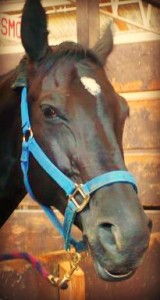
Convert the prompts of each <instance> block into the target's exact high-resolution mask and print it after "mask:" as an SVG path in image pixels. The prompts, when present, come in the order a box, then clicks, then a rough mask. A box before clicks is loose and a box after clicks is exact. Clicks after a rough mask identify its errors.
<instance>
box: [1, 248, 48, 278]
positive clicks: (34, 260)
mask: <svg viewBox="0 0 160 300" xmlns="http://www.w3.org/2000/svg"><path fill="white" fill-rule="evenodd" d="M10 259H25V260H27V261H28V262H29V263H30V264H31V265H32V267H33V268H35V269H36V270H37V271H38V272H39V273H40V274H41V275H42V277H43V278H45V279H48V276H49V272H48V271H47V270H46V268H44V267H43V266H42V264H41V263H40V261H39V260H38V259H37V258H35V257H34V256H33V255H31V254H28V253H26V252H13V253H8V254H1V255H0V261H4V260H10Z"/></svg>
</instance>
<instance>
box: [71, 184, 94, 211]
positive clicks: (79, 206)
mask: <svg viewBox="0 0 160 300" xmlns="http://www.w3.org/2000/svg"><path fill="white" fill-rule="evenodd" d="M75 186H76V188H75V190H74V192H73V194H72V195H69V196H68V200H69V201H72V202H73V203H74V204H75V206H76V207H77V209H76V212H81V211H82V210H83V208H85V206H86V205H87V204H88V202H89V200H90V195H89V194H86V193H85V192H84V190H83V189H82V187H83V184H77V183H75ZM78 196H80V198H82V203H81V204H79V203H77V200H76V197H78Z"/></svg>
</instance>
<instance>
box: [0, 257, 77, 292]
mask: <svg viewBox="0 0 160 300" xmlns="http://www.w3.org/2000/svg"><path fill="white" fill-rule="evenodd" d="M69 255H70V270H69V271H68V272H66V273H65V274H64V276H63V278H62V279H60V277H56V276H54V275H53V274H50V273H49V272H48V271H47V270H46V268H45V267H44V266H42V264H41V263H40V261H39V260H38V259H37V258H36V257H34V256H33V255H31V254H28V253H26V252H14V253H9V254H1V255H0V261H5V260H12V259H24V260H27V261H28V262H29V263H30V264H31V265H32V267H33V268H34V269H36V270H37V271H38V272H39V273H40V274H41V276H42V277H43V278H44V279H46V280H47V281H49V282H50V283H51V284H52V285H53V286H55V287H58V288H60V289H66V288H68V282H69V281H70V280H71V277H72V275H73V273H74V272H75V270H77V269H78V268H79V263H80V261H81V254H80V253H78V252H74V253H73V252H69Z"/></svg>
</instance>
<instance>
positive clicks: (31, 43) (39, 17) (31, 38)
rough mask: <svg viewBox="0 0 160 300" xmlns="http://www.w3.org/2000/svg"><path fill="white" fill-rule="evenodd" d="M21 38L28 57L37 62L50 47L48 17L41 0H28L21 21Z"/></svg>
mask: <svg viewBox="0 0 160 300" xmlns="http://www.w3.org/2000/svg"><path fill="white" fill-rule="evenodd" d="M21 40H22V44H23V47H24V49H25V51H26V53H27V55H28V57H29V58H30V59H31V60H32V61H34V62H37V61H39V60H40V59H41V58H43V57H44V56H45V54H46V51H47V49H48V31H47V17H46V14H45V11H44V9H43V7H42V5H41V1H40V0H26V2H25V5H24V8H23V12H22V23H21Z"/></svg>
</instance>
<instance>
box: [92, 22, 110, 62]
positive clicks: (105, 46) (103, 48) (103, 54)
mask: <svg viewBox="0 0 160 300" xmlns="http://www.w3.org/2000/svg"><path fill="white" fill-rule="evenodd" d="M112 49H113V34H112V30H111V24H109V25H107V27H106V30H105V31H104V33H103V35H102V37H101V38H100V40H99V41H97V43H96V44H95V46H94V47H93V48H92V50H93V51H94V52H95V53H96V55H97V57H98V58H99V60H100V62H101V63H102V64H103V65H104V64H105V61H106V58H107V56H108V55H109V53H110V52H111V51H112Z"/></svg>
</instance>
